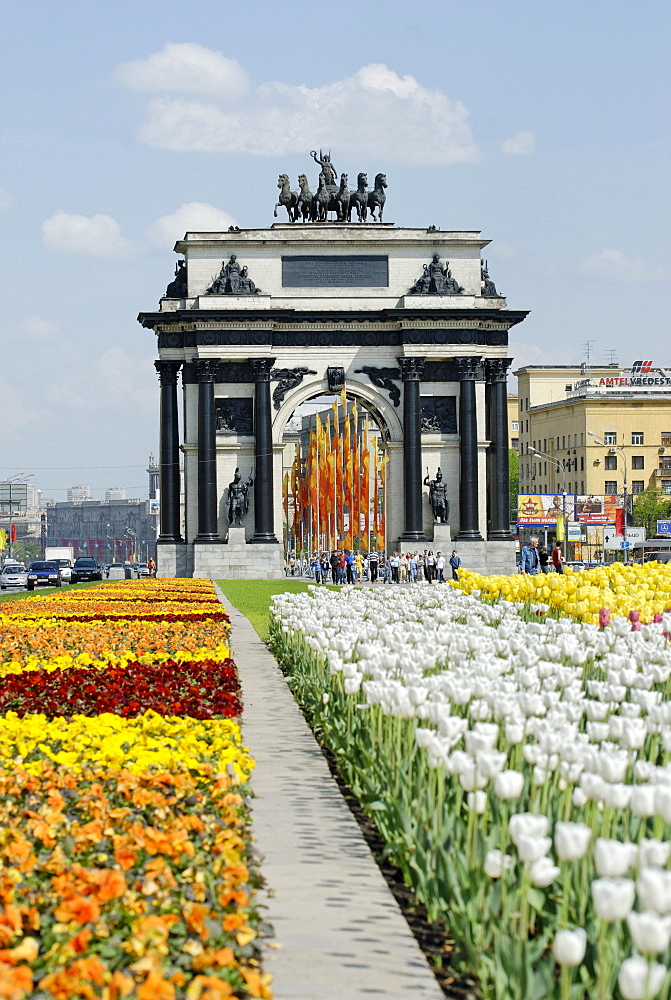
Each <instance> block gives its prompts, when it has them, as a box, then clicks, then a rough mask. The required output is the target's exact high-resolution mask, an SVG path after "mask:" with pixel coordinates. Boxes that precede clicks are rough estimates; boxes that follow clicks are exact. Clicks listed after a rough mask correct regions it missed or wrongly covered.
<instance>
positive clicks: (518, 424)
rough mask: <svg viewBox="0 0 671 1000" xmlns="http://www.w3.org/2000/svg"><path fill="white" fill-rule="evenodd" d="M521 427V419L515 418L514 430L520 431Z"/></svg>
mask: <svg viewBox="0 0 671 1000" xmlns="http://www.w3.org/2000/svg"><path fill="white" fill-rule="evenodd" d="M519 429H520V422H519V420H513V432H516V431H519Z"/></svg>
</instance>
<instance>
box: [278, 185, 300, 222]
mask: <svg viewBox="0 0 671 1000" xmlns="http://www.w3.org/2000/svg"><path fill="white" fill-rule="evenodd" d="M277 186H278V188H280V200H279V201H278V202H277V203H276V205H275V210H274V212H273V215H274V216H275V218H277V209H278V208H281V206H282V205H284V207H285V208H286V210H287V213H288V215H289V222H295V221H296V219H297V218H298V212H297V209H296V205H297V203H298V191H292V190H291V186H290V184H289V178H288V176H287V174H280V176H279V179H278V181H277Z"/></svg>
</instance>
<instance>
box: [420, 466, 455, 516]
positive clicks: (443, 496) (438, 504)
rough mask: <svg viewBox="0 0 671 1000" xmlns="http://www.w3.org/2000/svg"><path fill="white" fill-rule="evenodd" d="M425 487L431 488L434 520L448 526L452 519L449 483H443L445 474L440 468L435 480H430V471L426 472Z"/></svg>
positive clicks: (430, 498)
mask: <svg viewBox="0 0 671 1000" xmlns="http://www.w3.org/2000/svg"><path fill="white" fill-rule="evenodd" d="M424 485H425V486H428V487H429V503H430V504H431V510H432V511H433V520H434V521H440V522H441V523H442V524H447V522H448V520H449V518H450V501H449V500H448V499H447V483H445V482H443V473H442V472H441V470H440V468H439V469H438V471H437V472H436V478H435V479H429V470H428V469H427V470H426V476H425V477H424Z"/></svg>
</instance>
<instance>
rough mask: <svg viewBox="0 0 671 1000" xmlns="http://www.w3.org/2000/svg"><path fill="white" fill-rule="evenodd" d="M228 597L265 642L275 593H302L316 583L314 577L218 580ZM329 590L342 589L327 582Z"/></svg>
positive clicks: (268, 633) (268, 632)
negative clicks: (312, 578)
mask: <svg viewBox="0 0 671 1000" xmlns="http://www.w3.org/2000/svg"><path fill="white" fill-rule="evenodd" d="M217 583H218V584H219V586H220V587H221V589H222V590H223V592H224V594H225V595H226V599H227V601H228V602H229V603H230V604H232V605H233V607H235V608H237V609H238V611H240V613H241V614H243V615H245V617H246V618H249V620H250V622H251V623H252V625H253V626H254V628H255V629H256V631H257V632H258V634H259V636H260V637H261V638H262V639H263V641H264V642H267V641H268V638H269V636H270V631H269V625H270V615H269V609H270V602H271V601H272V599H273V597H274V596H275V594H285V593H288V592H289V593H292V594H301V593H303V592H304V591H306V590H307V589H308V587H309V586H314V581H313V580H290V579H283V580H217ZM323 586H327V587H328V588H329V589H330V590H339V589H340V588H339V587H334V586H333V584H324V585H323Z"/></svg>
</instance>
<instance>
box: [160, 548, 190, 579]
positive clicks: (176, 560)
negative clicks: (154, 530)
mask: <svg viewBox="0 0 671 1000" xmlns="http://www.w3.org/2000/svg"><path fill="white" fill-rule="evenodd" d="M188 575H190V574H189V572H188V567H187V546H186V545H185V544H184V543H183V542H161V541H160V540H159V541H158V542H157V543H156V576H157V577H185V576H188Z"/></svg>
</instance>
